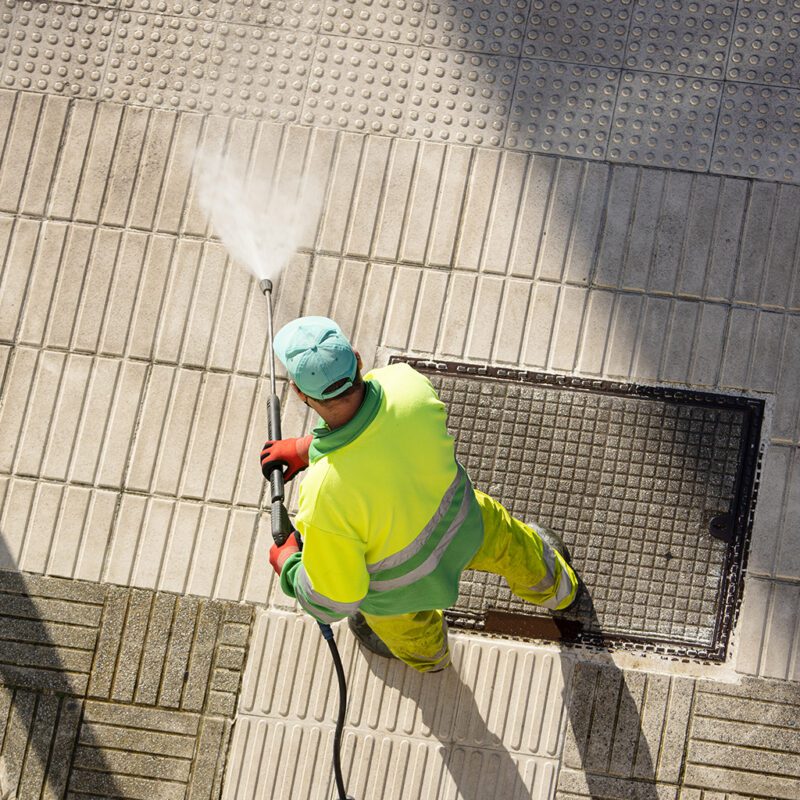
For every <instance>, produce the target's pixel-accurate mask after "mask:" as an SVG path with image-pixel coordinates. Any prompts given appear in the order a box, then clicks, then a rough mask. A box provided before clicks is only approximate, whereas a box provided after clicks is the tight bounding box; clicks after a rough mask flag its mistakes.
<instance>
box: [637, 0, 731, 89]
mask: <svg viewBox="0 0 800 800" xmlns="http://www.w3.org/2000/svg"><path fill="white" fill-rule="evenodd" d="M735 12H736V2H735V0H722V2H718V3H717V2H702V3H700V2H695V3H691V4H688V5H685V4H683V3H680V2H676V0H638V2H637V4H636V7H635V10H634V12H633V19H632V22H631V30H630V36H629V38H628V45H627V48H626V50H625V66H626V67H628V68H630V69H634V70H641V71H647V72H652V71H656V72H670V73H672V74H674V75H691V76H694V77H698V78H719V79H722V78H724V77H725V66H726V62H727V57H728V47H729V45H730V40H731V29H732V27H733V18H734V14H735Z"/></svg>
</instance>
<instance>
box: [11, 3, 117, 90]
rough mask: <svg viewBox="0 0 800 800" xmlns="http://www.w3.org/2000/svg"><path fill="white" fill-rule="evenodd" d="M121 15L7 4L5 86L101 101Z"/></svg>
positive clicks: (104, 10) (81, 7)
mask: <svg viewBox="0 0 800 800" xmlns="http://www.w3.org/2000/svg"><path fill="white" fill-rule="evenodd" d="M115 14H116V12H114V11H112V10H110V9H107V8H95V7H93V6H86V5H79V4H64V3H34V2H30V0H23V2H19V3H10V4H7V5H6V8H5V9H4V11H3V15H2V29H3V31H4V33H3V34H0V37H2V38H0V49H2V50H4V52H3V53H2V54H0V58H2V60H3V64H2V85H3V86H5V87H8V88H11V89H27V90H32V91H39V92H48V93H55V94H65V95H70V96H73V97H99V95H100V87H101V85H102V81H103V76H104V73H105V65H106V60H107V58H108V55H109V49H110V47H111V41H112V36H113V34H114V18H115Z"/></svg>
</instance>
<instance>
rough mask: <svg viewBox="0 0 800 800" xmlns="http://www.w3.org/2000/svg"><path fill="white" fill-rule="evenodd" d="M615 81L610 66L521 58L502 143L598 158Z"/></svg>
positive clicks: (606, 131) (603, 144) (615, 72)
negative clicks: (509, 115) (506, 128)
mask: <svg viewBox="0 0 800 800" xmlns="http://www.w3.org/2000/svg"><path fill="white" fill-rule="evenodd" d="M618 85H619V71H618V70H615V69H609V68H606V67H593V66H581V65H575V64H569V63H565V62H556V61H527V60H522V61H521V62H520V68H519V75H518V77H517V83H516V86H515V87H514V100H513V103H512V106H511V117H510V119H509V124H508V135H507V136H506V140H505V144H506V147H510V148H515V149H521V150H533V151H534V152H539V153H553V154H558V155H571V156H582V157H585V158H604V157H605V154H606V148H607V146H608V137H609V133H610V131H611V119H612V116H613V111H614V98H615V96H616V94H617V87H618Z"/></svg>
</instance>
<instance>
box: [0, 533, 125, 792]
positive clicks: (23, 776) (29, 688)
mask: <svg viewBox="0 0 800 800" xmlns="http://www.w3.org/2000/svg"><path fill="white" fill-rule="evenodd" d="M14 563H15V561H14V558H13V556H12V555H11V553H10V552H9V550H8V548H7V546H6V544H5V542H4V540H3V537H2V531H0V565H3V566H2V568H0V800H29V798H34V797H37V798H38V797H40V796H43V797H44V796H46V797H53V798H62V797H65V796H66V794H67V787H68V783H69V776H70V772H71V769H72V766H73V760H74V757H75V750H76V747H77V743H78V734H79V733H80V743H81V745H82V748H83V751H84V754H85V755H86V756H87V758H89V760H90V761H91V765H90V766H89V769H90V770H91V775H92V776H93V778H92V782H93V783H94V784H95V785H94V786H93V787H92V789H91V791H92V793H93V796H96V797H107V796H108V797H121V796H123V795H124V792H122V791H120V789H119V788H118V787H117V784H116V781H115V780H114V777H113V775H112V774H111V773H112V769H111V768H110V767H109V766H108V765H107V764H106V762H105V758H104V756H103V751H102V750H101V749H99V748H98V747H97V743H96V742H95V740H94V737H93V735H92V732H91V729H90V728H89V727H88V726H85V725H82V724H81V723H82V710H83V709H82V699H83V698H84V697H85V694H86V692H85V691H79V689H78V687H76V685H75V681H74V677H73V676H74V675H75V674H76V668H75V667H74V666H73V668H72V669H70V665H68V664H65V663H64V661H63V660H62V657H61V654H60V652H59V649H58V648H59V645H58V644H56V642H54V641H53V631H54V630H58V631H59V633H60V634H63V635H67V636H69V632H68V631H69V623H67V622H64V623H60V622H50V621H46V620H45V619H43V618H42V611H41V610H40V608H39V607H38V606H37V602H36V601H35V600H34V599H33V598H32V597H31V596H30V594H29V590H28V584H27V582H26V580H25V579H24V577H23V575H22V574H21V573H19V572H16V571H13V570H11V569H9V567H11V566H13V564H14ZM45 580H46V579H45ZM40 602H41V603H52V604H55V603H57V602H58V601H54V600H50V601H48V600H47V599H44V598H43V599H42V600H40ZM82 630H83V632H84V636H85V631H86V630H87V629H86V628H82ZM77 631H78V629H77V628H76V632H77ZM95 646H96V639H95ZM64 653H65V654H66V656H67V657H72V656H73V655H76V653H77V651H74V650H72V651H70V650H67V649H65V650H64ZM87 774H88V773H87ZM82 788H83V789H84V791H90V790H89V788H88V787H82Z"/></svg>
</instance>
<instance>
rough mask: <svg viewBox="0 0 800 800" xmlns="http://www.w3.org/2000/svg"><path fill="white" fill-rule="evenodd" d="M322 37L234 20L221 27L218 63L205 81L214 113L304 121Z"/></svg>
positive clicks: (216, 48) (209, 108)
mask: <svg viewBox="0 0 800 800" xmlns="http://www.w3.org/2000/svg"><path fill="white" fill-rule="evenodd" d="M316 44H317V39H316V36H315V35H314V34H311V33H307V32H293V31H292V32H289V31H281V30H273V29H267V30H265V29H264V28H261V27H254V26H248V25H237V24H234V23H221V24H220V25H219V26H218V27H217V28H216V30H215V35H214V41H213V51H214V53H215V56H214V63H215V66H216V65H217V64H219V70H217V69H213V70H211V71H210V72H209V74H208V78H210V80H208V79H206V81H205V82H204V85H203V89H204V99H203V101H202V106H203V109H204V110H207V111H209V112H210V113H218V114H219V113H223V114H236V115H239V116H242V115H247V116H253V117H256V118H262V119H270V120H275V121H280V122H299V121H300V114H301V109H302V105H303V97H304V96H305V93H306V87H307V85H308V80H309V73H310V70H311V63H312V62H311V59H312V56H313V53H314V48H315V47H316Z"/></svg>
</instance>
